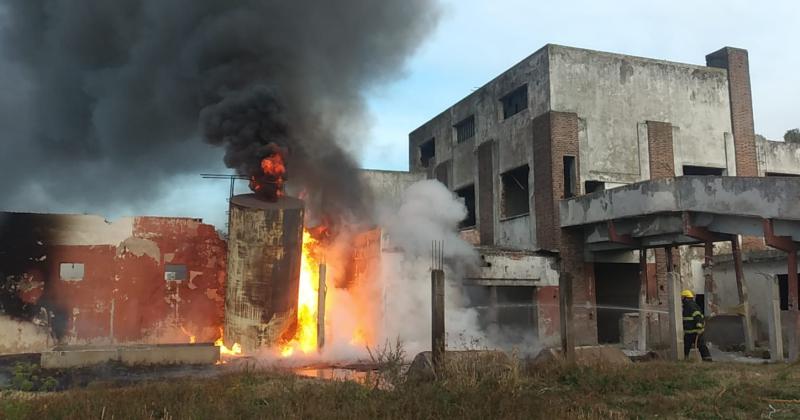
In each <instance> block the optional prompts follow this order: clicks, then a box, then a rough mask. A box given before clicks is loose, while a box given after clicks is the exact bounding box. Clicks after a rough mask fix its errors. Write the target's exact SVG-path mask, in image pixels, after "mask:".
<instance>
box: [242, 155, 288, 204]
mask: <svg viewBox="0 0 800 420" xmlns="http://www.w3.org/2000/svg"><path fill="white" fill-rule="evenodd" d="M260 166H261V172H260V173H257V174H254V175H251V176H250V189H251V190H253V191H254V192H256V193H257V194H260V195H263V196H265V197H266V198H269V199H273V200H274V199H278V198H280V197H283V195H284V192H283V184H284V183H286V164H285V163H284V160H283V152H282V151H280V149H278V150H276V151H274V152H273V153H272V154H270V155H269V156H267V157H265V158H263V159H261V165H260Z"/></svg>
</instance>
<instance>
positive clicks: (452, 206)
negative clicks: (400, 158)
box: [376, 180, 484, 356]
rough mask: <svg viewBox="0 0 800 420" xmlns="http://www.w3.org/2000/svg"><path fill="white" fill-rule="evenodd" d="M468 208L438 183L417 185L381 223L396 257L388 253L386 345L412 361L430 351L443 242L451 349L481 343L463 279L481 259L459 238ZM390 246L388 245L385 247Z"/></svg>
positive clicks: (383, 283) (383, 276)
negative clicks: (434, 276) (434, 264)
mask: <svg viewBox="0 0 800 420" xmlns="http://www.w3.org/2000/svg"><path fill="white" fill-rule="evenodd" d="M466 216H467V208H466V207H465V206H464V203H463V201H462V200H460V199H459V198H458V197H457V196H456V195H455V194H454V193H453V192H451V191H450V190H448V189H447V187H445V186H444V185H443V184H441V183H440V182H438V181H436V180H425V181H419V182H417V183H414V184H412V185H411V186H410V187H409V188H408V189H407V190H406V192H405V194H404V196H403V201H402V204H401V205H400V207H399V208H397V209H396V210H395V211H390V212H384V213H383V214H380V215H379V217H378V220H380V224H381V227H382V229H383V230H384V232H385V233H386V237H388V241H387V242H388V244H389V245H390V247H391V248H392V249H394V251H393V252H383V254H382V258H381V268H380V281H379V282H377V283H376V284H377V285H379V286H380V287H382V292H383V310H382V312H381V319H382V325H381V326H380V328H378V331H379V332H380V333H381V336H382V338H383V339H384V340H389V341H392V342H393V341H394V340H395V339H397V338H399V339H400V341H401V342H402V343H403V345H404V347H405V349H406V351H407V352H408V353H409V355H410V356H413V354H415V353H416V352H419V351H424V350H430V346H431V280H430V278H431V274H430V272H431V270H430V269H431V246H432V243H433V242H434V241H442V242H443V243H444V248H443V254H444V264H445V267H444V268H445V284H446V289H445V329H446V331H447V347H448V348H449V349H457V348H464V347H473V346H475V345H477V344H478V343H479V342H481V341H482V338H483V336H484V334H483V333H482V332H481V331H480V328H479V323H478V313H477V312H476V311H475V310H474V309H471V308H467V307H466V299H465V296H464V291H463V289H462V287H461V280H462V278H463V276H464V273H465V272H466V270H467V269H468V268H469V267H471V266H474V265H475V264H477V262H478V254H477V252H476V251H475V249H474V248H473V247H472V245H470V244H469V243H467V242H465V241H464V240H463V239H461V237H460V236H459V235H458V223H459V222H460V221H461V220H463V219H464V218H465V217H466ZM384 247H386V245H384Z"/></svg>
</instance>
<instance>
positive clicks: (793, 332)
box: [787, 250, 800, 363]
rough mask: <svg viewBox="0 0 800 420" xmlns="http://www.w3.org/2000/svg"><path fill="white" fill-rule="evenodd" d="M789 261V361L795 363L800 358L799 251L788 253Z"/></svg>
mask: <svg viewBox="0 0 800 420" xmlns="http://www.w3.org/2000/svg"><path fill="white" fill-rule="evenodd" d="M787 257H788V258H787V260H788V262H789V264H788V267H787V270H788V271H787V277H788V283H789V284H788V289H789V296H788V297H789V313H788V314H787V315H788V318H789V362H790V363H794V362H796V361H797V360H798V353H800V352H799V351H798V347H799V346H798V344H800V321H798V316H800V311H799V310H798V307H797V303H798V298H797V251H796V250H795V251H791V252H789V253H788V254H787Z"/></svg>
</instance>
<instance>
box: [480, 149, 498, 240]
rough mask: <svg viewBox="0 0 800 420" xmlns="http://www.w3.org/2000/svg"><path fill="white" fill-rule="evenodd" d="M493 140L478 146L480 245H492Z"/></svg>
mask: <svg viewBox="0 0 800 420" xmlns="http://www.w3.org/2000/svg"><path fill="white" fill-rule="evenodd" d="M493 144H494V142H492V141H487V142H483V143H481V144H480V145H479V146H478V181H477V188H476V189H475V191H476V193H477V195H478V196H477V197H476V199H477V203H476V204H477V208H478V220H477V222H478V233H479V234H480V241H481V245H488V246H491V245H494V184H495V177H496V175H495V174H494V146H493Z"/></svg>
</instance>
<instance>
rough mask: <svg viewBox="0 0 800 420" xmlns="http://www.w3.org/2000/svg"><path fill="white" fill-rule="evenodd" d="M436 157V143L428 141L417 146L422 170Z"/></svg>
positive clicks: (432, 140) (433, 140) (431, 140)
mask: <svg viewBox="0 0 800 420" xmlns="http://www.w3.org/2000/svg"><path fill="white" fill-rule="evenodd" d="M435 157H436V141H435V139H430V140H428V141H426V142H424V143H422V144H420V145H419V163H420V165H422V167H423V168H427V167H428V166H429V165H430V163H431V160H433V158H435Z"/></svg>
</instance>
